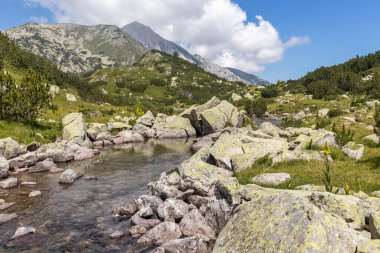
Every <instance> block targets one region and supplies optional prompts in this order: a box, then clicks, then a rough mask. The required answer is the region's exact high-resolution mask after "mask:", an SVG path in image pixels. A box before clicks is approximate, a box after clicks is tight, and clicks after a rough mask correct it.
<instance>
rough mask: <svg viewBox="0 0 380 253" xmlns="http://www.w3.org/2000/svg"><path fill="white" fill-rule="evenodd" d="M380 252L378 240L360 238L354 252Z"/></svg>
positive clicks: (379, 241)
mask: <svg viewBox="0 0 380 253" xmlns="http://www.w3.org/2000/svg"><path fill="white" fill-rule="evenodd" d="M375 252H380V240H360V241H359V243H358V246H357V248H356V251H355V253H375Z"/></svg>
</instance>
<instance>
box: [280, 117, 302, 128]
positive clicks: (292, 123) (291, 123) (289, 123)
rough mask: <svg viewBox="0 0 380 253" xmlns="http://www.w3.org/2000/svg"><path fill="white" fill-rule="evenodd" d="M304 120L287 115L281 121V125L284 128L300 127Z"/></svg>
mask: <svg viewBox="0 0 380 253" xmlns="http://www.w3.org/2000/svg"><path fill="white" fill-rule="evenodd" d="M303 125H304V124H303V121H302V120H299V119H298V120H297V119H294V118H292V117H287V118H283V119H282V122H281V127H283V128H287V127H297V128H300V127H303Z"/></svg>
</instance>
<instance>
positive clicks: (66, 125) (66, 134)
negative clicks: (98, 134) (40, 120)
mask: <svg viewBox="0 0 380 253" xmlns="http://www.w3.org/2000/svg"><path fill="white" fill-rule="evenodd" d="M62 126H63V134H62V138H63V140H67V141H77V142H78V143H79V144H80V143H82V142H84V141H85V140H87V132H86V124H85V123H84V119H83V114H82V113H70V114H68V115H66V116H65V117H64V118H63V119H62Z"/></svg>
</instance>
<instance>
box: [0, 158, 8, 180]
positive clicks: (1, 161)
mask: <svg viewBox="0 0 380 253" xmlns="http://www.w3.org/2000/svg"><path fill="white" fill-rule="evenodd" d="M8 173H9V162H8V161H7V159H5V158H4V157H3V156H1V155H0V178H6V177H7V176H8Z"/></svg>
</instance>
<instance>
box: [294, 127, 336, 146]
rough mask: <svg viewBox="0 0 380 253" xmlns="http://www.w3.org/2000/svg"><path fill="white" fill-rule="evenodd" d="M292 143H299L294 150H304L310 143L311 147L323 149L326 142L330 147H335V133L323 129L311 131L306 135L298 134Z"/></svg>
mask: <svg viewBox="0 0 380 253" xmlns="http://www.w3.org/2000/svg"><path fill="white" fill-rule="evenodd" d="M294 142H298V143H300V144H299V145H298V146H297V147H296V148H295V150H303V149H305V148H306V147H307V146H308V145H309V144H310V142H311V144H312V145H313V146H317V147H323V145H324V144H325V143H326V142H327V144H328V145H329V146H330V147H337V146H338V145H337V144H336V141H335V133H333V132H331V131H326V130H324V129H318V130H312V131H310V133H309V134H308V135H305V134H300V135H299V136H298V137H297V138H296V139H295V141H294Z"/></svg>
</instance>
